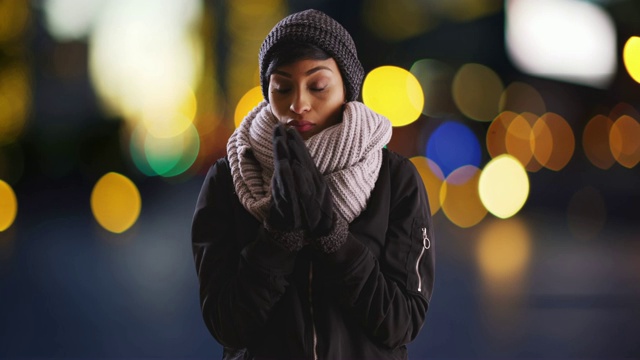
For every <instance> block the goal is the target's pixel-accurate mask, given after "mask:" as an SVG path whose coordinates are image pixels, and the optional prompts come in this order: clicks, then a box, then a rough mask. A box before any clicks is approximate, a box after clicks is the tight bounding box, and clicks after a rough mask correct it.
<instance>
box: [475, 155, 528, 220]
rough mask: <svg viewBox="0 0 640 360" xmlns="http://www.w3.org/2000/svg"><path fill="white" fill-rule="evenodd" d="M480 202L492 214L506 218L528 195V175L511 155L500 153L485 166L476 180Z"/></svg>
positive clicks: (522, 203)
mask: <svg viewBox="0 0 640 360" xmlns="http://www.w3.org/2000/svg"><path fill="white" fill-rule="evenodd" d="M478 192H479V194H480V199H481V201H482V204H484V206H485V207H486V208H487V210H488V211H489V212H490V213H492V214H493V215H495V216H497V217H499V218H502V219H506V218H509V217H512V216H513V215H515V214H516V213H518V211H520V209H522V207H523V206H524V204H525V202H526V201H527V198H528V197H529V177H528V176H527V172H526V170H525V169H524V167H523V166H522V164H521V163H520V162H519V161H518V160H517V159H516V158H514V157H513V156H511V155H500V156H498V157H496V158H494V159H492V160H491V161H489V163H488V164H487V165H486V166H485V168H484V170H483V171H482V174H481V175H480V179H479V182H478Z"/></svg>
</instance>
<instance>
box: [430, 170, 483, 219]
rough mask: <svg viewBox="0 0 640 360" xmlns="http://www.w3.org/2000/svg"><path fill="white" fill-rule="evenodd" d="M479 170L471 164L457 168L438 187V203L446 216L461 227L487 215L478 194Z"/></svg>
mask: <svg viewBox="0 0 640 360" xmlns="http://www.w3.org/2000/svg"><path fill="white" fill-rule="evenodd" d="M479 178H480V170H479V169H478V168H477V167H475V166H472V165H466V166H463V167H461V168H458V169H457V170H455V171H454V172H452V173H451V174H449V176H447V178H446V179H445V181H444V183H443V184H442V186H441V188H440V203H441V207H442V211H443V212H444V213H445V215H446V216H447V218H448V219H449V220H450V221H451V222H452V223H454V224H456V225H457V226H459V227H461V228H468V227H471V226H474V225H476V224H478V223H479V222H480V221H482V219H483V218H484V217H485V216H486V215H487V209H486V208H485V207H484V206H483V205H482V202H481V201H480V197H479V195H478V180H479Z"/></svg>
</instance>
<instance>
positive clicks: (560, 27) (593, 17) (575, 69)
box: [506, 0, 617, 88]
mask: <svg viewBox="0 0 640 360" xmlns="http://www.w3.org/2000/svg"><path fill="white" fill-rule="evenodd" d="M506 14H507V15H506V19H507V20H506V21H507V25H506V45H507V52H508V54H509V56H510V58H511V60H512V61H513V62H514V64H515V65H516V66H517V67H518V68H519V69H520V70H522V71H523V72H526V73H529V74H532V75H538V76H542V77H547V78H552V79H557V80H562V81H567V82H573V83H578V84H582V85H588V86H593V87H598V88H606V87H607V86H608V85H609V83H610V82H611V80H612V78H613V75H614V74H615V72H616V54H617V51H616V31H615V26H614V22H613V20H612V19H611V17H610V16H609V15H608V14H607V13H606V12H605V11H604V10H603V9H602V8H601V7H599V6H598V5H596V4H592V3H589V2H586V1H581V0H507V1H506Z"/></svg>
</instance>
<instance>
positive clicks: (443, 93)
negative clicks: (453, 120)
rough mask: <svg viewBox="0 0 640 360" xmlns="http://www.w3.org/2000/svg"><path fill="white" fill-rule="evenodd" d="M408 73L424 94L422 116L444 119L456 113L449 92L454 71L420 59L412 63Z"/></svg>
mask: <svg viewBox="0 0 640 360" xmlns="http://www.w3.org/2000/svg"><path fill="white" fill-rule="evenodd" d="M410 71H411V73H412V74H413V75H414V76H415V77H416V79H418V82H420V86H421V87H422V91H423V93H424V106H423V107H422V113H423V114H424V115H427V116H432V117H444V116H447V115H453V114H455V113H457V110H456V107H455V104H454V102H453V97H452V92H451V85H452V84H453V77H454V76H455V71H454V69H453V68H452V67H451V66H449V65H448V64H447V63H445V62H442V61H438V60H433V59H422V60H418V61H416V62H415V63H413V65H412V66H411V69H410Z"/></svg>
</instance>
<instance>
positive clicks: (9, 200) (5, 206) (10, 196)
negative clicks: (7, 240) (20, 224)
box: [0, 180, 18, 231]
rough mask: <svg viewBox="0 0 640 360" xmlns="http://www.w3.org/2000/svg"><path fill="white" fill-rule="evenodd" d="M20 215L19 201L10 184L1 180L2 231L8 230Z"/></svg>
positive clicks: (0, 220)
mask: <svg viewBox="0 0 640 360" xmlns="http://www.w3.org/2000/svg"><path fill="white" fill-rule="evenodd" d="M17 214H18V199H17V198H16V194H15V193H14V192H13V189H12V188H11V186H10V185H9V184H7V183H6V182H4V181H2V180H0V231H5V230H7V229H8V228H9V227H10V226H11V224H13V221H14V220H15V219H16V215H17Z"/></svg>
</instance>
